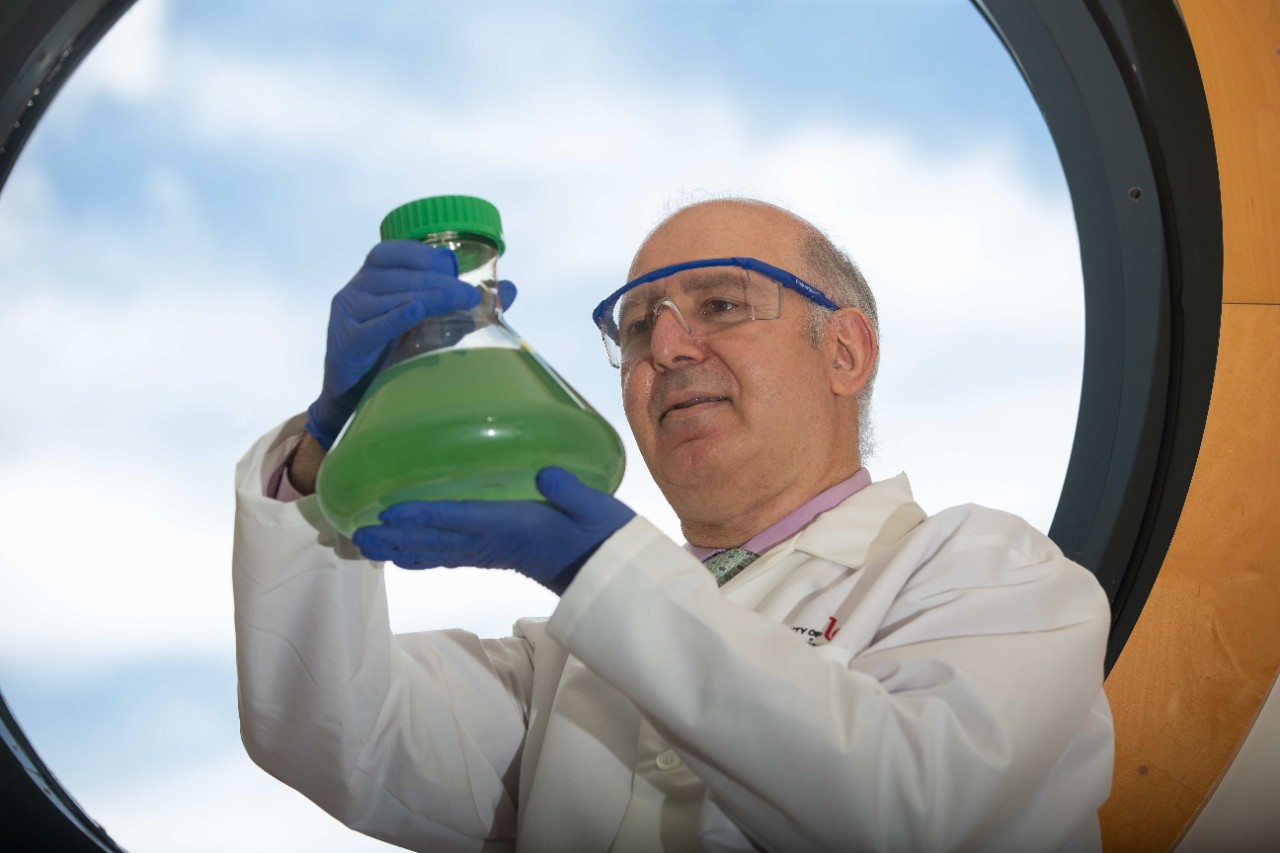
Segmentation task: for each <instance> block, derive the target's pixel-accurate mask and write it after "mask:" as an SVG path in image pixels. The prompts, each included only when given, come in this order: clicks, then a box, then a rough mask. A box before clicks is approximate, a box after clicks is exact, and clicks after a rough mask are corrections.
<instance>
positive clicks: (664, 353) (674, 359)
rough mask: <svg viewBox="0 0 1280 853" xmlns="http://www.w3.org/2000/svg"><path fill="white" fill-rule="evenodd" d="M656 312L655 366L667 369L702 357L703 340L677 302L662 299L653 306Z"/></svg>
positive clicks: (652, 340)
mask: <svg viewBox="0 0 1280 853" xmlns="http://www.w3.org/2000/svg"><path fill="white" fill-rule="evenodd" d="M653 312H654V317H653V329H652V331H651V332H650V336H649V347H650V349H651V350H652V352H653V363H654V365H655V366H657V367H658V368H659V369H668V368H671V367H676V366H678V365H680V364H682V363H684V362H694V361H700V360H702V358H703V357H704V356H705V354H706V353H705V352H704V350H703V349H702V343H701V341H699V340H698V338H697V337H695V336H694V334H693V329H691V328H690V327H689V323H688V322H687V321H686V320H685V318H684V315H683V314H682V313H680V309H679V308H677V307H676V304H675V303H674V302H672V301H671V300H670V299H663V300H661V301H660V302H658V304H657V305H655V306H653Z"/></svg>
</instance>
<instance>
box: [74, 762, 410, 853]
mask: <svg viewBox="0 0 1280 853" xmlns="http://www.w3.org/2000/svg"><path fill="white" fill-rule="evenodd" d="M237 746H238V744H237ZM74 795H75V796H76V798H77V800H78V801H79V802H80V804H81V805H82V806H83V807H84V808H85V809H86V810H87V811H88V813H89V815H90V816H91V817H92V818H93V819H94V820H96V821H97V822H99V823H101V824H102V825H103V827H104V828H105V829H106V830H107V832H108V833H109V834H110V835H111V837H112V838H113V839H114V840H115V841H116V842H117V843H118V844H120V845H121V846H122V847H124V848H125V849H127V850H129V851H131V853H167V852H168V851H172V850H181V851H183V853H225V851H227V850H236V851H239V853H311V851H315V850H323V851H326V853H328V852H329V851H332V852H333V853H365V851H387V850H398V849H400V848H398V847H393V846H391V845H389V844H386V843H384V842H381V841H378V840H376V839H373V838H369V837H368V836H365V835H361V834H359V833H357V832H353V831H351V830H349V829H347V828H346V827H345V826H343V825H342V824H341V823H339V822H338V821H337V820H335V819H333V818H331V817H329V816H328V815H326V814H325V813H324V812H322V811H321V810H320V809H319V807H317V806H316V805H314V804H313V803H311V802H310V801H309V800H307V799H305V798H304V797H303V796H302V795H301V794H298V793H296V792H294V791H293V790H291V789H290V788H287V787H285V786H284V785H283V784H282V783H280V782H278V781H276V780H275V779H273V778H272V777H270V776H268V775H267V774H266V773H265V772H263V771H262V770H260V769H258V767H257V766H255V765H254V764H253V763H252V762H251V761H250V760H249V758H248V756H247V755H245V754H244V752H243V751H242V750H238V751H237V752H233V753H229V754H228V755H227V757H225V758H219V759H215V760H209V761H201V762H195V763H193V764H192V765H190V766H188V767H185V768H183V769H182V770H181V771H179V772H175V773H170V774H163V775H162V774H156V775H149V776H146V777H137V776H131V775H129V774H128V773H127V772H126V773H122V774H121V776H120V778H119V779H118V781H117V783H116V784H114V785H113V786H112V787H111V788H110V789H109V790H102V789H87V790H82V789H77V790H75V792H74Z"/></svg>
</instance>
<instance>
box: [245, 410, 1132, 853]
mask: <svg viewBox="0 0 1280 853" xmlns="http://www.w3.org/2000/svg"><path fill="white" fill-rule="evenodd" d="M299 423H300V421H298V420H297V419H295V420H294V421H293V422H291V423H288V424H286V425H284V427H283V428H282V429H280V430H277V431H275V432H273V433H271V434H268V435H267V436H265V437H264V438H263V439H262V440H260V441H259V442H258V443H257V444H256V445H255V446H254V447H253V449H251V450H250V452H249V453H248V455H247V456H246V457H245V459H244V460H243V461H242V462H241V463H240V466H239V468H238V469H237V492H238V508H237V515H236V537H235V556H234V584H235V604H236V638H237V662H238V667H239V677H240V714H241V732H242V736H243V739H244V743H245V746H246V748H247V750H248V751H249V754H250V755H251V756H252V757H253V759H254V760H255V761H256V762H258V764H260V765H261V766H262V767H263V768H264V769H266V770H267V771H268V772H270V773H272V774H273V775H275V776H276V777H278V778H279V779H281V780H282V781H284V782H286V783H287V784H289V785H292V786H293V787H295V788H297V789H298V790H299V791H301V792H302V793H304V794H305V795H306V796H308V797H310V798H311V799H312V800H314V801H315V802H316V803H318V804H319V805H320V806H321V807H323V808H324V809H325V810H327V811H329V812H330V813H331V814H333V815H334V816H336V817H337V818H338V819H340V820H342V821H343V822H345V823H346V824H348V825H349V826H351V827H353V828H355V829H358V830H360V831H362V832H366V833H368V834H370V835H373V836H376V837H379V838H383V839H386V840H388V841H391V842H394V843H396V844H400V845H403V846H405V847H408V848H411V849H415V850H510V849H512V848H513V847H518V849H519V850H521V851H556V853H563V852H564V851H575V852H576V851H605V850H615V851H620V850H659V849H663V850H684V849H703V850H753V849H764V850H775V851H796V850H805V851H816V850H877V851H878V850H927V851H941V850H951V849H960V850H1009V851H1019V853H1022V851H1035V850H1060V849H1098V847H1099V846H1100V845H1099V834H1098V826H1097V816H1096V815H1097V809H1098V807H1099V806H1100V805H1101V804H1102V802H1103V800H1104V799H1105V798H1106V796H1107V793H1108V790H1109V787H1110V781H1111V768H1112V753H1113V744H1112V726H1111V717H1110V713H1109V710H1108V707H1107V702H1106V698H1105V696H1104V695H1103V693H1102V675H1103V653H1104V648H1105V643H1106V637H1107V628H1108V624H1109V613H1108V607H1107V601H1106V598H1105V596H1104V594H1103V592H1102V590H1101V589H1100V587H1099V585H1098V584H1097V582H1096V581H1095V579H1094V578H1093V576H1092V575H1090V574H1089V573H1088V572H1087V571H1085V570H1084V569H1083V568H1081V567H1079V566H1077V565H1076V564H1074V563H1072V562H1070V561H1068V560H1067V559H1066V558H1064V557H1063V556H1062V554H1061V553H1060V551H1059V550H1058V549H1057V548H1056V547H1055V546H1054V545H1053V544H1052V542H1050V541H1049V540H1048V539H1047V538H1046V537H1044V536H1043V535H1041V534H1040V533H1038V532H1037V531H1035V530H1034V529H1033V528H1031V527H1030V526H1029V525H1027V524H1026V523H1025V522H1023V521H1021V520H1020V519H1018V518H1015V517H1013V516H1010V515H1007V514H1004V513H1000V512H995V511H992V510H989V509H984V508H980V507H975V506H963V507H957V508H955V509H950V510H947V511H945V512H942V513H939V514H938V515H935V516H932V517H929V518H926V517H925V515H924V513H923V512H922V511H921V510H920V508H919V507H917V506H916V505H915V504H914V503H913V502H912V500H911V496H910V491H909V489H908V486H907V483H906V479H905V477H901V476H900V477H898V478H895V479H893V480H889V481H886V482H881V483H876V484H874V485H871V486H869V487H867V488H865V489H863V490H862V491H860V492H858V493H857V494H855V495H853V496H852V497H850V498H849V499H847V500H846V501H844V502H843V503H842V504H840V505H839V506H837V507H835V508H833V509H831V510H829V511H828V512H826V513H824V514H822V515H821V516H819V517H818V518H817V519H815V520H814V521H813V523H811V524H810V525H809V526H808V527H806V528H805V529H804V530H802V531H801V532H800V533H798V534H797V535H795V536H794V537H792V538H791V539H789V540H787V541H785V542H783V543H782V544H780V545H778V546H777V547H775V548H773V549H771V550H769V551H768V552H767V553H765V554H764V555H762V556H761V558H760V559H759V560H757V561H756V562H755V563H753V564H752V565H750V566H749V567H748V568H747V569H745V570H744V571H743V572H742V573H741V574H739V575H738V576H737V577H736V578H734V579H733V580H732V581H730V582H729V583H728V584H726V585H725V586H724V587H723V588H722V589H720V588H717V587H716V585H715V583H714V581H713V580H712V578H711V577H710V575H709V574H708V573H707V571H706V570H705V569H703V568H702V566H701V565H700V564H699V563H698V561H697V560H696V559H695V558H693V557H692V556H691V555H689V554H688V553H687V552H686V551H685V550H684V549H682V548H681V547H680V546H678V545H677V544H676V543H674V542H672V541H671V540H670V539H668V538H667V537H666V536H664V535H663V534H661V533H660V532H659V531H658V530H656V529H655V528H654V527H653V526H652V525H650V524H649V523H648V522H646V521H645V520H644V519H642V518H636V519H634V520H632V521H631V522H630V523H628V524H627V525H626V526H624V527H623V528H622V529H621V530H619V531H618V532H617V533H615V534H614V535H613V536H612V537H611V538H610V539H608V540H607V541H606V542H605V543H604V544H603V545H602V546H601V547H600V549H599V550H598V551H597V552H596V554H595V556H593V557H592V558H591V559H590V560H589V561H588V562H587V564H586V565H585V566H584V567H583V568H582V570H581V572H580V573H579V575H578V577H577V579H576V580H575V581H574V582H573V584H572V585H571V586H570V587H569V589H568V590H567V591H566V593H565V595H564V596H563V597H562V598H561V600H560V603H559V605H558V606H557V608H556V610H555V611H554V613H553V614H552V615H551V617H550V619H548V620H521V621H519V622H518V623H517V624H516V626H515V630H514V636H512V637H509V638H505V639H486V640H482V639H478V638H476V637H475V636H473V635H471V634H469V633H467V632H464V631H458V630H445V631H432V632H425V633H415V634H406V635H399V636H393V635H392V634H391V631H390V629H389V625H388V617H387V605H386V595H385V588H384V585H383V579H382V571H381V569H380V568H379V567H378V566H377V565H376V564H370V563H368V562H367V561H363V560H360V559H359V558H358V556H357V555H354V554H353V553H352V552H351V550H350V547H351V546H350V543H348V542H344V541H342V540H340V538H339V537H338V536H337V534H335V533H334V532H333V531H332V529H331V528H329V527H328V525H326V524H325V523H324V522H323V520H322V519H321V518H320V517H319V513H318V510H317V508H316V506H315V501H314V499H313V498H305V499H303V500H301V501H298V502H296V503H282V502H279V501H275V500H272V499H270V498H266V497H264V496H263V495H264V484H265V481H266V478H267V477H268V476H269V474H270V472H271V471H272V470H273V469H274V468H275V466H276V465H278V464H279V461H280V459H281V458H282V457H283V454H284V453H285V451H286V450H287V440H288V437H289V436H290V435H296V434H297V432H298V427H299ZM335 549H336V550H335ZM343 554H345V555H346V557H347V558H344V557H343V556H342V555H343Z"/></svg>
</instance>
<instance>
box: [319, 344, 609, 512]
mask: <svg viewBox="0 0 1280 853" xmlns="http://www.w3.org/2000/svg"><path fill="white" fill-rule="evenodd" d="M623 459H624V457H623V449H622V442H621V440H620V439H619V438H618V434H617V433H616V432H614V430H613V428H612V427H610V426H609V424H608V422H607V421H605V419H604V418H602V417H600V415H599V414H597V413H596V412H595V411H594V410H593V409H591V407H590V406H588V405H587V404H586V403H585V402H584V401H582V400H581V398H579V397H578V395H577V394H576V393H574V391H573V390H572V389H570V388H569V387H568V386H566V385H565V384H564V382H562V381H561V380H560V379H559V378H558V377H557V376H555V375H554V374H553V373H552V372H550V370H549V369H548V368H546V367H544V366H543V364H542V363H541V362H540V361H539V360H538V359H537V357H536V356H534V355H533V354H532V353H530V352H527V351H525V350H523V349H505V348H483V349H462V350H445V351H442V352H438V353H431V354H428V355H422V356H418V357H416V358H413V359H411V360H409V361H406V362H402V363H401V364H397V365H395V366H394V367H391V368H390V369H388V370H386V371H384V372H383V373H382V374H380V375H379V376H378V377H377V379H375V380H374V383H373V385H372V386H371V387H370V388H369V391H368V393H367V394H365V397H364V399H363V400H362V401H361V403H360V405H359V407H358V408H357V409H356V412H355V414H354V415H353V416H352V419H351V423H350V424H349V425H348V426H347V430H346V433H345V434H344V435H343V436H342V437H341V439H340V440H339V441H338V443H337V444H336V445H335V446H334V448H333V450H332V451H331V452H330V453H329V455H328V456H326V457H325V460H324V463H323V464H322V465H321V466H320V473H319V477H318V480H317V483H316V491H317V493H318V495H319V500H320V506H321V509H322V510H323V511H324V513H325V515H326V516H327V517H328V518H329V520H330V521H331V522H333V524H334V526H335V527H337V528H338V530H339V531H341V532H342V534H343V535H345V536H350V535H351V534H352V533H353V532H355V530H356V529H357V528H359V527H364V526H367V525H372V524H378V513H380V512H382V510H384V509H386V508H387V507H388V506H391V505H392V504H396V503H401V502H402V501H431V500H437V501H438V500H493V501H497V500H543V498H542V495H541V494H539V492H538V489H537V487H536V486H535V485H534V475H535V474H537V472H538V471H539V470H541V469H542V468H545V467H546V466H548V465H558V466H560V467H562V468H567V469H568V470H570V471H572V472H573V473H574V474H576V475H577V476H578V478H579V479H581V480H582V482H583V483H585V484H586V485H588V486H591V487H592V488H595V489H600V490H601V491H606V492H613V491H614V490H615V489H617V488H618V484H619V483H620V482H621V481H622V470H623V464H624V462H623Z"/></svg>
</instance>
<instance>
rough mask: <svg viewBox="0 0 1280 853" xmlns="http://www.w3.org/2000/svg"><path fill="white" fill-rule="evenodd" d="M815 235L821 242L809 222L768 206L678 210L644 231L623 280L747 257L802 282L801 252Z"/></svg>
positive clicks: (707, 205)
mask: <svg viewBox="0 0 1280 853" xmlns="http://www.w3.org/2000/svg"><path fill="white" fill-rule="evenodd" d="M815 235H816V236H818V237H820V238H822V239H825V237H822V233H821V232H820V231H819V230H818V229H817V228H815V227H814V226H813V225H812V224H811V223H809V222H807V221H806V220H804V219H801V218H800V217H799V216H796V215H795V214H794V213H791V212H790V211H788V210H784V209H782V208H781V207H778V206H776V205H772V204H769V203H767V202H763V201H756V200H754V199H741V198H727V199H715V200H713V201H703V202H698V203H696V204H691V205H689V206H688V207H684V208H681V209H680V210H677V211H676V212H675V213H673V214H671V215H670V216H668V217H667V218H666V219H664V220H663V221H662V222H660V223H659V224H658V226H657V227H656V228H654V229H653V230H652V231H650V232H649V235H648V236H647V237H646V238H645V239H644V242H643V243H641V244H640V248H639V249H638V250H637V251H636V256H635V259H634V260H633V261H632V262H631V271H630V274H629V275H628V276H627V277H628V278H635V277H636V276H638V275H642V274H644V273H646V272H649V271H650V270H654V269H657V268H658V267H661V266H665V265H667V264H672V263H682V262H684V261H696V260H701V259H704V258H726V257H750V258H756V259H758V260H761V261H765V262H766V263H770V264H773V265H774V266H778V267H782V268H783V269H786V270H790V271H792V272H794V273H795V274H796V275H798V276H800V277H801V278H804V277H805V274H806V273H808V272H810V270H809V269H808V268H807V265H806V264H805V263H804V259H803V257H802V255H803V247H804V245H805V243H806V241H807V240H811V239H812V238H813V237H814V236H815ZM813 283H814V284H818V282H813ZM819 286H821V285H819Z"/></svg>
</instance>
